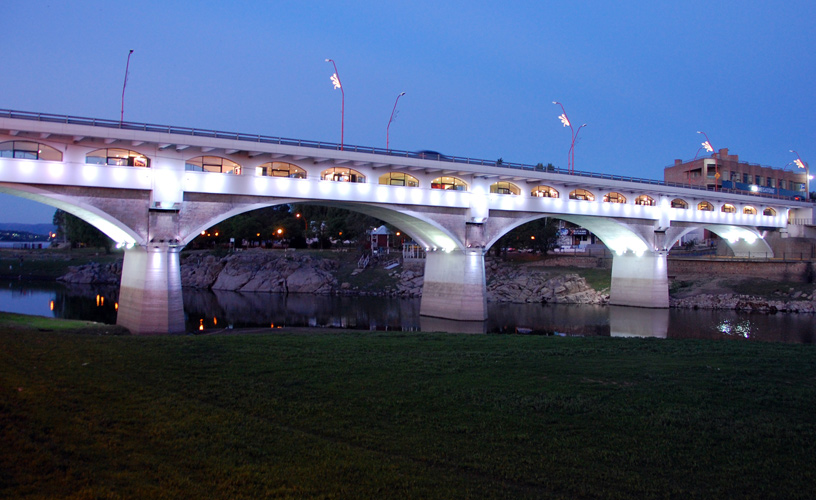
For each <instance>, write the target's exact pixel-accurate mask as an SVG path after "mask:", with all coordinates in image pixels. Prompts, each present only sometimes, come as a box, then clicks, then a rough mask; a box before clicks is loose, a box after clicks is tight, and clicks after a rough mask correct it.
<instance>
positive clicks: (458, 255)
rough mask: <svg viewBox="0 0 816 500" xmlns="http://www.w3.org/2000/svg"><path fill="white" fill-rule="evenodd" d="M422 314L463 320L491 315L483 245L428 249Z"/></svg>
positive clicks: (476, 319)
mask: <svg viewBox="0 0 816 500" xmlns="http://www.w3.org/2000/svg"><path fill="white" fill-rule="evenodd" d="M419 314H421V315H423V316H433V317H435V318H445V319H454V320H459V321H484V320H485V319H487V288H486V285H485V267H484V253H482V250H481V249H479V250H472V251H471V250H468V251H461V250H454V251H452V252H428V255H427V258H426V260H425V283H424V285H423V286H422V301H421V303H420V307H419Z"/></svg>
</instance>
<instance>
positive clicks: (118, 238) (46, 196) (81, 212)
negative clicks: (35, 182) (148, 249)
mask: <svg viewBox="0 0 816 500" xmlns="http://www.w3.org/2000/svg"><path fill="white" fill-rule="evenodd" d="M0 192H3V193H7V194H10V195H13V196H18V197H20V198H26V199H29V200H32V201H36V202H38V203H42V204H45V205H49V206H52V207H54V208H58V209H60V210H62V211H63V212H68V213H69V214H72V215H75V216H77V217H79V218H80V219H82V220H84V221H85V222H87V223H88V224H91V225H92V226H94V227H95V228H97V229H99V230H100V231H102V232H103V233H105V234H106V235H108V236H109V237H110V239H112V240H113V241H114V242H116V244H117V245H120V246H123V245H125V246H133V245H135V244H144V243H145V242H144V241H142V238H141V237H140V236H139V235H138V234H136V233H135V232H134V231H133V230H132V229H130V228H129V227H127V226H125V225H124V224H122V223H121V222H119V221H118V220H116V219H115V218H113V217H112V216H110V215H109V214H106V213H105V212H103V211H101V210H99V209H98V208H96V207H93V206H88V205H78V204H77V203H76V200H78V198H75V197H72V196H62V195H59V194H56V193H52V192H49V191H46V190H43V189H39V188H37V187H34V186H27V185H21V184H7V183H0Z"/></svg>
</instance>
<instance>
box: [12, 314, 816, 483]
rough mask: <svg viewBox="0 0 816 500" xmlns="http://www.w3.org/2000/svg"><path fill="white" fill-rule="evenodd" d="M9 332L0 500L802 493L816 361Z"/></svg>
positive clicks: (351, 337)
mask: <svg viewBox="0 0 816 500" xmlns="http://www.w3.org/2000/svg"><path fill="white" fill-rule="evenodd" d="M9 316H14V315H0V498H37V499H43V498H72V499H84V498H564V499H567V498H683V499H685V498H757V499H760V498H761V499H767V498H812V496H813V486H814V484H816V471H815V470H814V467H813V457H814V456H816V423H815V422H814V409H815V408H816V350H814V348H813V347H812V346H807V345H788V344H762V343H756V342H747V341H686V340H683V341H679V340H678V341H672V340H656V339H615V338H560V337H536V336H500V335H475V336H474V335H452V334H428V333H415V334H414V333H384V332H357V333H355V332H345V331H344V332H332V331H305V330H304V331H297V330H293V331H285V330H266V331H263V332H255V333H253V332H242V333H239V334H233V335H221V336H178V337H169V336H159V337H132V336H111V335H104V334H105V333H111V332H110V331H109V328H110V327H107V326H103V325H99V326H94V325H88V324H85V323H82V322H77V323H81V324H75V325H68V326H65V328H60V329H57V328H56V327H54V326H53V325H49V322H56V321H54V320H47V321H45V322H42V321H40V320H38V323H36V324H27V323H26V322H24V321H20V318H19V317H17V319H16V320H14V318H13V317H12V318H9ZM42 330H52V331H42ZM78 332H81V333H78ZM95 334H100V335H95Z"/></svg>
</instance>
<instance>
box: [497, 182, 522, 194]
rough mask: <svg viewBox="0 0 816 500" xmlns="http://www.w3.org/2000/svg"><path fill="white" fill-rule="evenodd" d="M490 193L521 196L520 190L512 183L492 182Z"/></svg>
mask: <svg viewBox="0 0 816 500" xmlns="http://www.w3.org/2000/svg"><path fill="white" fill-rule="evenodd" d="M490 192H491V193H495V194H515V195H518V194H521V189H519V187H518V186H516V185H515V184H513V183H512V182H504V181H499V182H494V183H493V184H491V185H490Z"/></svg>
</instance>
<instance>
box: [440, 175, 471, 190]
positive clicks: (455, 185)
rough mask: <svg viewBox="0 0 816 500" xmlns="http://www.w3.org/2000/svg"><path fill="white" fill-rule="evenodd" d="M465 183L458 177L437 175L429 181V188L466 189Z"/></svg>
mask: <svg viewBox="0 0 816 500" xmlns="http://www.w3.org/2000/svg"><path fill="white" fill-rule="evenodd" d="M467 188H468V186H467V183H466V182H465V181H463V180H462V179H460V178H458V177H450V176H445V177H437V178H436V179H434V180H432V181H431V189H452V190H454V191H467Z"/></svg>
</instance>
